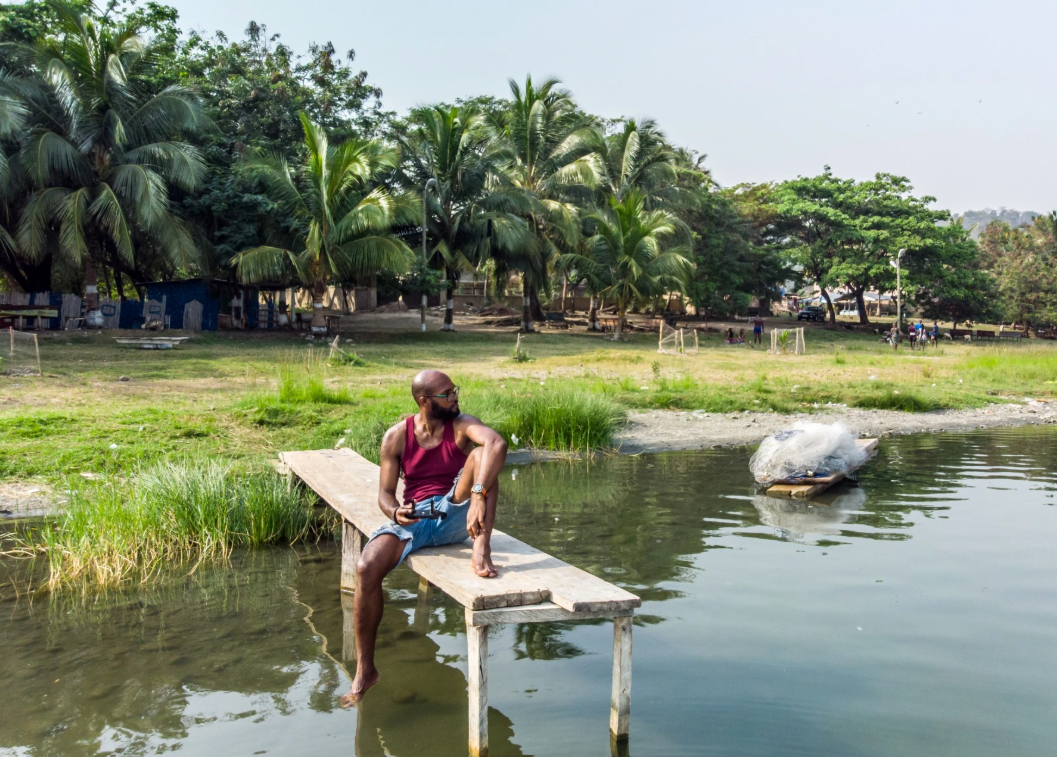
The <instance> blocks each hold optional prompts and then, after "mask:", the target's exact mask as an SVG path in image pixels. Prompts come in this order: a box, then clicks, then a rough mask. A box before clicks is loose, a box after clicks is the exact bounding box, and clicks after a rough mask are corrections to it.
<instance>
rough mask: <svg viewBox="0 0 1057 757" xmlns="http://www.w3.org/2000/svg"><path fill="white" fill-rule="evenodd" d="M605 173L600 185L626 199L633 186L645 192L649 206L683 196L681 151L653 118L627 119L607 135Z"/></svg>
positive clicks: (603, 153) (611, 194) (668, 203)
mask: <svg viewBox="0 0 1057 757" xmlns="http://www.w3.org/2000/svg"><path fill="white" fill-rule="evenodd" d="M601 157H602V166H603V171H604V172H603V176H602V182H601V184H600V187H599V189H600V190H601V191H602V192H603V193H604V194H605V195H607V196H608V197H616V198H617V199H618V200H622V199H624V195H625V194H626V193H627V192H628V191H629V190H631V189H635V190H638V191H639V192H641V193H642V195H643V198H644V200H645V202H646V205H647V207H649V208H656V207H669V206H672V205H675V204H677V203H678V201H679V200H680V199H681V198H680V192H679V188H678V186H677V182H678V180H679V174H678V171H677V170H676V164H677V155H676V153H675V151H674V150H673V149H672V148H671V146H670V145H669V144H668V143H667V141H666V140H665V137H664V133H663V132H662V131H661V130H660V128H658V126H657V122H656V121H654V120H653V119H651V118H645V119H642V120H639V121H636V120H635V119H629V120H627V121H625V122H624V123H623V125H622V127H621V128H620V130H619V131H616V132H615V133H613V134H609V135H608V136H606V138H605V141H604V142H603V145H602V150H601Z"/></svg>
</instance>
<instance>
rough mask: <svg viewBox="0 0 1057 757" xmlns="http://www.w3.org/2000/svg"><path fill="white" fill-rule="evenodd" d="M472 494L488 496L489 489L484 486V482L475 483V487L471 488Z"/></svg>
mask: <svg viewBox="0 0 1057 757" xmlns="http://www.w3.org/2000/svg"><path fill="white" fill-rule="evenodd" d="M470 493H471V494H480V495H481V496H482V497H487V496H488V490H487V489H485V488H484V484H474V485H473V488H472V489H470Z"/></svg>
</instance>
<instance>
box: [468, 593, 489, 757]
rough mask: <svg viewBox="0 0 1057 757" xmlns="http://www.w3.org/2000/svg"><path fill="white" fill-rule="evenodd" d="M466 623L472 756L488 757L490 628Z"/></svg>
mask: <svg viewBox="0 0 1057 757" xmlns="http://www.w3.org/2000/svg"><path fill="white" fill-rule="evenodd" d="M467 616H469V613H467ZM466 620H467V623H466V646H467V651H468V654H467V656H466V662H467V666H468V668H469V676H468V678H469V680H468V684H469V695H470V697H469V699H470V757H488V626H474V625H470V623H469V620H470V618H469V617H467V618H466Z"/></svg>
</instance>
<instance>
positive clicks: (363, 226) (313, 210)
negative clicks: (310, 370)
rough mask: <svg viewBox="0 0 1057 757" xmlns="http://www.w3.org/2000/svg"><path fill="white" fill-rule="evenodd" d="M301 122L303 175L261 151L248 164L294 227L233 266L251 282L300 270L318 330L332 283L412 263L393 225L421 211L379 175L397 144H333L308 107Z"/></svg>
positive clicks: (391, 164) (392, 162) (393, 160)
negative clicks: (394, 192)
mask: <svg viewBox="0 0 1057 757" xmlns="http://www.w3.org/2000/svg"><path fill="white" fill-rule="evenodd" d="M301 123H302V127H303V129H304V142H305V152H306V156H307V157H306V159H305V165H304V166H303V168H302V171H301V176H300V177H298V176H295V174H294V172H293V171H292V170H291V168H290V166H289V165H288V163H287V161H286V159H285V158H283V157H281V156H278V155H272V156H263V155H258V156H256V157H253V158H250V159H249V160H247V161H246V164H245V165H246V169H247V170H248V171H250V172H252V173H253V174H254V175H255V176H256V177H257V178H258V179H259V180H260V181H261V182H262V184H263V185H264V187H265V191H266V192H267V194H268V196H269V197H270V198H271V200H272V201H273V202H274V203H275V205H276V208H277V209H278V211H279V212H280V213H281V214H283V215H284V216H286V217H288V218H290V219H293V220H294V222H295V223H294V225H295V231H292V232H291V231H287V230H284V229H276V230H275V231H274V234H273V235H274V239H273V243H272V244H269V245H261V246H259V247H255V248H252V249H249V250H244V251H242V252H241V253H239V254H238V255H236V256H235V259H234V265H235V266H236V268H237V271H238V276H239V278H240V279H241V280H242V281H244V282H246V283H262V282H276V281H285V280H286V279H287V278H289V276H290V275H291V274H293V275H294V276H295V277H296V278H297V280H299V281H300V283H301V284H302V286H304V287H305V288H307V289H308V290H309V291H311V292H312V331H313V332H314V333H324V332H325V331H326V323H325V320H324V317H323V295H324V294H325V293H326V290H327V287H328V286H329V285H330V284H332V283H334V282H340V281H352V280H357V279H361V278H364V277H369V276H373V275H375V274H376V273H377V272H378V271H379V270H383V269H388V270H392V271H397V272H399V271H402V270H406V269H407V267H408V265H409V264H410V262H411V256H412V253H411V250H409V249H408V247H407V245H405V244H404V243H403V242H402V241H400V240H399V239H398V238H397V237H395V236H394V235H393V234H392V227H393V225H394V224H396V223H400V222H404V221H406V220H407V219H409V218H412V217H413V216H414V211H413V210H411V209H409V208H407V207H405V206H403V205H402V204H401V202H400V199H399V198H396V197H394V196H393V195H391V194H390V193H389V191H388V190H386V189H385V188H384V187H382V186H380V181H379V177H380V175H381V174H382V173H384V172H386V171H391V170H393V169H394V168H395V167H396V165H397V161H398V156H397V153H396V151H394V150H390V149H386V148H385V147H383V146H382V145H381V144H380V143H379V142H376V141H372V140H362V139H347V140H345V141H344V142H342V143H340V144H337V145H331V144H330V141H329V139H328V137H327V134H326V132H325V131H324V130H323V129H322V128H321V127H320V126H318V125H317V124H315V123H313V122H312V121H311V120H310V119H309V117H308V115H307V114H304V113H302V114H301Z"/></svg>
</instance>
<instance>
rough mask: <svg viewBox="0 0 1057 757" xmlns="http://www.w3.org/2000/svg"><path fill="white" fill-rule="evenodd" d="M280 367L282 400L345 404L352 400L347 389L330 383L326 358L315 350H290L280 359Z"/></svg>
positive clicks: (288, 401)
mask: <svg viewBox="0 0 1057 757" xmlns="http://www.w3.org/2000/svg"><path fill="white" fill-rule="evenodd" d="M277 367H278V371H279V386H278V396H279V401H280V402H285V403H288V404H303V403H306V402H318V403H323V404H328V405H345V404H348V403H349V402H350V401H351V396H350V394H349V390H348V389H346V388H338V389H330V388H328V387H327V385H326V380H327V360H326V358H325V357H324V356H323V355H322V354H320V353H319V352H316V351H315V350H309V351H308V352H299V351H292V352H289V353H287V354H285V355H283V356H282V357H281V358H280V359H279V362H278V366H277Z"/></svg>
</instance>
